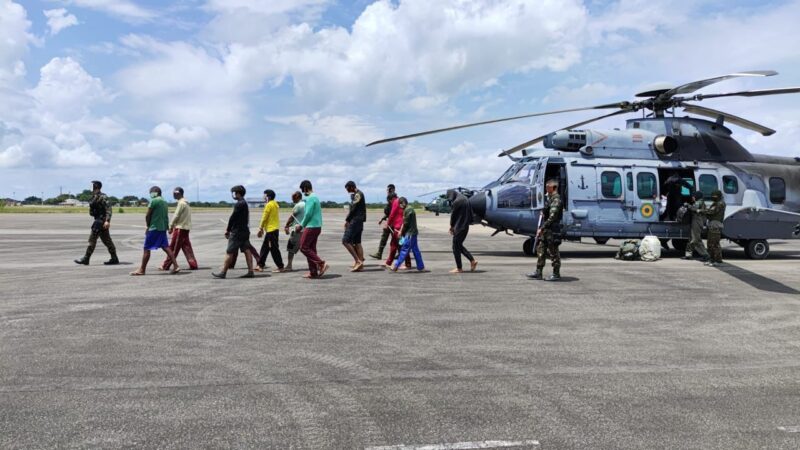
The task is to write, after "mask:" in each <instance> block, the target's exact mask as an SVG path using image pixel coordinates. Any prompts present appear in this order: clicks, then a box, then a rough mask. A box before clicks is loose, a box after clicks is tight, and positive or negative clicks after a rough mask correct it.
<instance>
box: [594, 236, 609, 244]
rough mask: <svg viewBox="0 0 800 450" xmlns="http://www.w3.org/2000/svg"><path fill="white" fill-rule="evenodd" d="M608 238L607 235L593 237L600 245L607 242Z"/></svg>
mask: <svg viewBox="0 0 800 450" xmlns="http://www.w3.org/2000/svg"><path fill="white" fill-rule="evenodd" d="M608 239H609V238H607V237H596V238H594V241H595V242H597V243H598V244H600V245H606V242H608Z"/></svg>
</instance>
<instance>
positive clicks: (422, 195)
mask: <svg viewBox="0 0 800 450" xmlns="http://www.w3.org/2000/svg"><path fill="white" fill-rule="evenodd" d="M440 192H447V189H439V190H438V191H433V192H426V193H424V194H419V195H417V198H420V197H427V196H429V195H433V194H438V193H440Z"/></svg>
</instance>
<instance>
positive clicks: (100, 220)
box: [75, 180, 119, 266]
mask: <svg viewBox="0 0 800 450" xmlns="http://www.w3.org/2000/svg"><path fill="white" fill-rule="evenodd" d="M102 188H103V183H101V182H99V181H97V180H94V181H92V199H91V200H89V215H91V216H92V217H93V218H94V222H92V232H91V234H89V246H88V247H86V253H84V255H83V258H80V259H76V260H75V263H76V264H82V265H84V266H88V265H89V259H90V258H91V257H92V253H94V248H95V246H97V238H100V240H101V241H102V242H103V245H105V246H106V248H107V249H108V253H110V254H111V259H109V260H108V261H106V262H104V263H103V264H105V265H107V266H110V265H115V264H119V259H118V258H117V248H116V247H115V246H114V241H112V240H111V234H110V233H109V232H108V229H109V228H110V227H111V205H109V204H108V197H107V196H106V194H104V193H103V192H102V191H101V189H102Z"/></svg>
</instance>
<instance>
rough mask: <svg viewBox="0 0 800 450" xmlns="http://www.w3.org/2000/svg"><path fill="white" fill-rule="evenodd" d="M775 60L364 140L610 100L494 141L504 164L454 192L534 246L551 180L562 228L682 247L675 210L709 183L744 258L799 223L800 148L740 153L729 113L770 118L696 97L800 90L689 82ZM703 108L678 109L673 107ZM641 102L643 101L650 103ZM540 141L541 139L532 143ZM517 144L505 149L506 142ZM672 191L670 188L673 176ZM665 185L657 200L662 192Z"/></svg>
mask: <svg viewBox="0 0 800 450" xmlns="http://www.w3.org/2000/svg"><path fill="white" fill-rule="evenodd" d="M774 75H777V72H776V71H774V70H758V71H747V72H738V73H733V74H728V75H722V76H718V77H713V78H707V79H703V80H698V81H693V82H690V83H686V84H682V85H679V86H676V87H671V88H670V87H660V88H657V89H651V90H648V91H645V92H641V93H638V94H636V97H637V99H636V100H634V101H620V102H615V103H608V104H603V105H597V106H589V107H580V108H571V109H562V110H556V111H547V112H538V113H532V114H524V115H519V116H513V117H505V118H500V119H493V120H487V121H481V122H474V123H468V124H462V125H455V126H451V127H447V128H440V129H435V130H429V131H423V132H418V133H413V134H408V135H403V136H397V137H391V138H387V139H381V140H378V141H374V142H371V143H369V144H367V147H369V146H373V145H377V144H383V143H386V142H392V141H398V140H403V139H410V138H416V137H421V136H425V135H429V134H434V133H442V132H448V131H454V130H459V129H463V128H468V127H475V126H481V125H488V124H494V123H500V122H507V121H512V120H519V119H525V118H531V117H537V116H545V115H551V114H562V113H570V112H577V111H587V110H612V112H610V113H607V114H604V115H601V116H599V117H594V118H590V119H587V120H582V121H580V122H577V123H574V124H571V125H568V126H566V127H564V128H561V129H559V130H557V131H554V132H551V133H548V134H545V135H541V136H538V137H536V138H534V139H531V140H529V141H526V142H523V143H521V144H519V145H517V146H514V147H512V148H509V149H507V150H504V151H502V152H501V153H500V154H499V155H498V156H500V157H508V158H510V159H511V160H512V164H511V166H510V167H509V168H508V169H507V170H506V171H505V172H504V173H503V174H502V175H500V177H499V178H497V179H496V180H495V181H493V182H491V183H489V184H487V185H486V186H484V187H483V188H480V189H476V190H470V191H468V192H464V193H465V194H466V195H467V196H468V197H469V204H470V206H471V208H472V210H473V213H474V214H473V215H474V217H476V219H477V220H478V221H479V222H476V223H480V224H482V225H484V226H487V227H491V228H494V229H495V232H494V234H493V236H494V235H497V234H498V233H502V232H505V233H506V234H516V235H524V236H528V239H527V240H525V242H524V243H523V246H522V250H523V253H524V254H525V255H533V253H534V248H533V245H534V239H533V236H535V234H536V231H537V227H538V223H539V220H538V219H539V215H540V214H541V213H542V208H543V207H544V205H545V197H544V192H545V190H544V185H545V182H546V181H548V180H557V181H558V183H559V188H558V190H559V194H560V195H561V198H562V201H563V204H564V209H565V212H564V214H563V218H562V230H563V232H562V238H563V239H566V240H572V241H579V240H580V239H581V238H583V237H588V238H593V239H594V240H595V241H596V242H597V243H599V244H605V243H606V242H607V241H608V240H609V239H631V238H643V237H644V236H648V235H655V236H657V237H658V238H659V239H661V241H662V243H668V242H669V243H671V244H672V246H673V248H674V249H675V250H677V251H679V252H684V251H685V249H686V246H687V244H688V239H689V226H688V225H687V224H685V223H681V222H679V221H678V220H676V217H674V215H673V214H671V213H672V212H673V211H675V210H676V209H677V207H678V206H680V205H682V204H683V203H684V202H687V201H689V199H690V196H691V194H692V193H693V192H695V191H700V192H702V193H703V194H704V196H706V198H707V197H709V196H710V195H711V193H712V192H714V191H716V190H719V191H721V192H722V194H723V199H724V201H725V203H726V204H727V208H726V211H725V220H724V222H723V224H724V229H723V237H725V238H727V239H728V240H730V241H732V242H734V243H736V244H738V245H740V246H741V247H743V248H744V251H745V255H746V256H747V257H748V258H751V259H764V258H766V257H767V256H768V255H769V250H770V249H769V242H768V240H769V239H792V238H797V237H798V236H797V235H795V234H794V231H795V229H796V227H798V226H800V157H794V158H792V157H782V156H771V155H761V154H754V153H750V152H749V151H748V150H747V149H745V148H744V147H743V146H742V145H741V144H740V143H739V142H737V141H736V140H735V139H733V137H732V134H733V132H732V131H731V129H730V128H728V126H727V124H728V123H730V124H734V125H737V126H739V127H742V128H745V129H748V130H753V131H756V132H758V133H760V134H762V135H764V136H770V135H772V134H774V133H775V130H773V129H771V128H768V127H766V126H764V125H760V124H758V123H755V122H752V121H750V120H747V119H744V118H741V117H738V116H735V115H733V114H729V113H726V112H723V111H718V110H714V109H711V108H707V107H704V106H700V105H698V104H697V103H698V102H700V101H702V100H706V99H712V98H724V97H758V96H767V95H778V94H791V93H800V87H790V88H778V89H762V90H748V91H738V92H728V93H717V94H700V93H698V94H695V92H696V91H698V90H700V89H702V88H705V87H707V86H710V85H712V84H715V83H719V82H722V81H725V80H729V79H733V78H739V77H770V76H774ZM677 108H682V109H683V111H684V112H685V113H688V114H693V115H698V116H702V117H706V118H710V119H712V120H707V119H703V118H695V117H689V116H688V115H687V116H677V115H676V109H677ZM640 111H641V113H642V115H641V117H637V118H633V119H628V120H627V121H626V127H625V129H613V130H592V129H586V128H582V127H583V126H584V125H587V124H589V123H592V122H595V121H598V120H601V119H605V118H609V117H614V116H618V115H622V114H629V113H637V112H640ZM648 112H649V113H648ZM539 143H542V144H543V147H544V148H535V149H534V148H531V147H532V146H534V145H536V144H539ZM518 152H519V153H521V156H514V155H515V154H516V153H518ZM676 181H677V182H678V183H677V184H678V186H679V188H680V193H679V194H677V195H668V194H669V193H672V194H675V193H676V191H675V190H674V189H675V185H676V183H675V182H676ZM665 197H666V204H665Z"/></svg>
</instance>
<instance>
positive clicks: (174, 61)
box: [119, 36, 260, 130]
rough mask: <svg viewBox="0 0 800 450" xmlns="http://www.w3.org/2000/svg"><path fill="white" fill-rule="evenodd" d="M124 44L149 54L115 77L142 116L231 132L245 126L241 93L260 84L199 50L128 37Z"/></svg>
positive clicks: (179, 124) (179, 43) (179, 44)
mask: <svg viewBox="0 0 800 450" xmlns="http://www.w3.org/2000/svg"><path fill="white" fill-rule="evenodd" d="M123 43H124V44H125V45H126V46H128V47H130V48H133V49H136V50H141V51H145V52H148V53H150V54H151V55H153V58H152V59H150V60H148V61H145V62H143V63H140V64H136V65H134V66H131V67H129V68H127V69H125V70H123V71H122V72H121V73H120V74H119V80H120V84H121V86H122V87H123V89H125V90H126V91H127V92H128V94H129V95H130V96H131V97H132V98H134V99H135V100H136V101H137V102H139V105H140V106H141V107H142V109H144V110H145V113H146V114H148V115H151V116H152V118H153V119H155V120H157V121H160V122H170V123H174V124H176V125H178V126H202V127H204V128H206V129H209V130H231V129H235V128H241V127H243V126H245V125H246V123H247V117H246V112H247V106H246V103H245V100H244V98H243V97H242V94H243V93H245V92H251V91H253V90H255V89H257V88H258V87H259V86H260V83H259V82H258V81H257V80H256V81H255V84H254V85H253V84H252V83H251V82H249V81H245V80H243V78H242V76H241V75H240V74H237V73H235V71H234V69H235V68H233V67H230V66H229V65H228V64H226V62H225V61H223V60H220V59H219V58H217V57H214V56H213V55H211V54H210V53H209V52H207V51H206V50H205V49H203V48H199V47H194V46H191V45H189V44H186V43H182V42H175V43H162V42H158V41H155V40H153V39H150V38H147V37H142V36H127V37H125V38H124V39H123Z"/></svg>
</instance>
